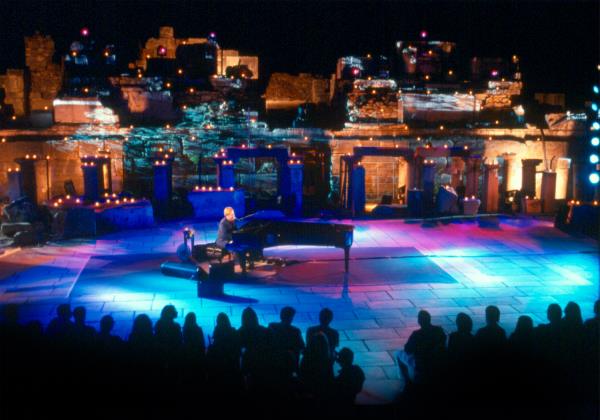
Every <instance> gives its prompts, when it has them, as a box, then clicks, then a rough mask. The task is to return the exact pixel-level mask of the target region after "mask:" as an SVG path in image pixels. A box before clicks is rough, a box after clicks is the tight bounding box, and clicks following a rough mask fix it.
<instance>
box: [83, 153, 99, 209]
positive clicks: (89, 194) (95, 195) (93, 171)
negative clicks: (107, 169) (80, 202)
mask: <svg viewBox="0 0 600 420" xmlns="http://www.w3.org/2000/svg"><path fill="white" fill-rule="evenodd" d="M81 170H82V171H83V197H84V198H85V199H86V200H88V201H96V200H98V199H99V198H100V193H101V191H102V186H103V185H102V177H101V169H100V167H99V165H97V164H96V162H94V161H91V162H87V161H86V162H82V163H81Z"/></svg>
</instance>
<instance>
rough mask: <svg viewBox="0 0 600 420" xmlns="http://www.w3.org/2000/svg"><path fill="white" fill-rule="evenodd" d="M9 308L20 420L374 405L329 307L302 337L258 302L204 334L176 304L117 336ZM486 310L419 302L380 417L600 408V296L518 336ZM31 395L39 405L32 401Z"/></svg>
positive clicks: (10, 371) (78, 315)
mask: <svg viewBox="0 0 600 420" xmlns="http://www.w3.org/2000/svg"><path fill="white" fill-rule="evenodd" d="M3 309H4V311H3V312H4V318H3V321H2V323H1V324H0V339H1V343H2V347H1V350H2V354H1V359H2V360H1V362H2V365H1V366H2V381H3V383H2V394H1V396H2V403H3V404H1V405H0V406H2V407H4V409H7V408H8V407H12V408H17V409H18V410H20V411H21V413H22V414H23V417H30V416H33V415H42V416H47V415H48V413H49V412H55V413H58V414H64V413H65V412H66V411H68V410H69V402H70V401H73V400H74V399H75V400H76V401H77V402H82V403H85V404H86V405H87V406H89V407H97V409H98V410H109V411H108V412H107V413H108V414H111V412H110V410H111V409H113V410H114V409H116V407H119V408H118V409H119V410H127V409H129V410H131V412H130V414H131V413H132V414H139V413H149V414H156V410H159V409H162V410H167V411H168V412H169V413H171V414H172V411H173V410H185V411H186V412H190V411H191V412H195V411H198V410H202V409H203V408H206V407H212V408H215V407H216V408H218V409H220V410H221V411H222V412H226V411H231V410H233V411H236V412H239V411H242V412H246V410H248V409H250V408H252V409H256V410H265V411H264V413H270V414H274V413H279V414H280V415H288V416H289V415H292V414H298V413H299V412H302V413H311V412H312V410H316V409H318V410H326V411H327V412H329V410H332V412H331V413H335V414H343V415H346V416H349V415H352V414H358V413H362V414H365V413H366V412H365V410H366V408H364V407H363V408H361V407H358V406H356V405H354V404H353V403H354V401H355V398H356V395H357V394H358V393H359V392H360V391H361V389H362V387H363V383H364V380H365V375H364V373H363V371H362V369H361V368H360V367H359V366H357V365H355V364H354V354H353V352H352V350H350V349H349V348H342V349H340V350H339V351H338V347H339V333H338V332H337V331H336V330H335V329H333V328H332V327H331V326H330V324H331V322H332V320H333V312H332V311H331V310H329V309H323V310H322V311H321V312H320V314H319V321H320V322H319V325H315V326H313V327H310V328H308V329H307V331H306V334H305V336H304V337H303V336H302V334H301V331H300V329H298V328H297V327H296V326H294V325H293V320H294V316H295V310H294V309H293V308H291V307H285V308H283V309H282V310H281V313H280V322H274V323H271V324H269V325H268V326H267V327H265V326H262V325H260V323H259V320H258V316H257V314H256V312H255V311H254V310H253V309H252V308H250V307H248V308H246V309H244V311H243V312H242V318H241V326H240V328H238V329H236V328H234V327H232V325H231V322H230V320H229V317H228V316H227V315H226V314H225V313H220V314H219V315H218V316H217V319H216V326H215V328H214V331H213V332H212V334H211V335H208V342H206V341H205V334H204V332H203V331H202V328H201V327H200V326H199V325H198V323H197V321H196V315H195V314H194V313H188V314H187V315H186V317H185V321H184V324H183V327H181V326H180V324H178V323H177V322H176V319H177V316H178V314H177V311H176V309H175V307H173V306H172V305H168V306H165V307H164V308H163V310H162V313H161V316H160V319H159V320H158V321H157V322H156V323H155V324H154V325H153V323H152V321H151V319H150V318H149V317H148V316H147V315H144V314H141V315H138V316H137V317H136V318H135V320H134V323H133V326H132V329H131V333H130V335H129V337H128V339H127V340H126V341H124V340H122V339H121V338H120V337H118V336H117V335H114V334H113V333H112V330H113V327H114V320H113V318H112V317H111V316H110V315H106V316H104V317H103V318H102V319H101V321H100V330H99V331H96V329H94V328H93V327H91V326H89V325H88V324H87V323H86V310H85V308H84V307H81V306H80V307H77V308H75V309H74V310H73V311H71V308H70V306H69V305H68V304H63V305H59V306H58V308H57V316H56V317H55V318H54V319H52V321H51V322H50V323H49V324H48V326H47V328H46V329H45V331H44V330H43V328H42V325H41V324H40V323H39V322H37V321H34V322H30V323H28V324H26V325H22V324H20V323H19V317H18V306H17V305H6V306H5V307H4V308H3ZM485 312H486V325H485V326H484V327H482V328H480V329H479V330H478V331H477V332H476V333H475V334H473V331H472V330H473V322H472V319H471V318H470V317H469V315H467V314H465V313H459V314H458V315H457V316H456V327H457V330H456V331H454V332H452V333H450V334H449V336H448V337H446V333H445V332H444V330H443V329H442V328H441V327H439V326H435V325H432V323H431V316H430V314H429V313H428V312H427V311H424V310H422V311H420V312H419V314H418V323H419V326H420V328H419V329H417V330H415V331H414V332H413V333H412V334H411V336H410V337H409V339H408V341H407V343H406V345H405V347H404V350H401V351H398V352H397V353H396V354H395V355H396V360H397V362H398V366H399V371H400V375H401V377H402V378H403V382H404V390H403V392H402V394H401V395H399V397H398V400H397V403H396V404H393V405H390V406H388V407H386V408H385V409H383V410H379V411H378V412H377V413H378V414H382V413H384V414H386V415H388V416H390V417H403V415H404V414H407V413H408V414H410V415H414V416H423V415H427V414H440V412H441V413H445V414H456V413H459V414H461V415H462V416H463V417H469V415H470V414H472V415H473V416H475V417H479V416H481V415H482V414H485V413H484V412H482V411H481V410H485V407H488V408H489V407H494V410H495V411H496V412H500V411H502V410H508V411H510V412H511V414H514V412H513V409H516V407H520V408H519V410H520V411H521V412H522V411H523V410H524V408H523V407H529V408H531V409H532V410H534V411H535V413H537V414H538V415H539V414H544V415H546V416H550V417H549V418H554V417H556V416H558V417H564V418H573V416H575V417H577V418H586V417H590V418H594V415H595V414H598V412H597V409H598V374H599V367H598V359H599V355H598V338H599V334H600V333H599V325H600V316H599V302H596V304H595V306H594V312H595V317H594V318H592V319H589V320H587V321H585V322H583V319H582V317H581V311H580V308H579V306H578V305H577V304H576V303H574V302H569V303H568V304H567V305H566V306H565V309H564V315H563V310H562V309H561V307H560V306H559V305H558V304H551V305H549V306H548V310H547V316H548V323H547V324H541V325H538V326H536V327H534V324H533V320H532V319H531V318H530V317H528V316H525V315H524V316H521V317H519V319H518V321H517V324H516V328H515V330H514V332H513V333H512V334H510V336H508V337H507V335H506V333H505V331H504V329H502V327H501V326H500V324H499V322H500V311H499V309H498V308H497V307H496V306H488V307H487V308H486V311H485ZM336 364H337V365H338V367H339V369H337V368H336ZM336 371H337V372H336ZM24 396H25V397H26V399H27V401H31V402H34V403H32V404H23V403H22V398H23V397H24ZM4 403H6V404H4ZM277 409H280V410H282V411H278V410H277ZM471 409H472V410H473V411H470V410H471ZM361 410H362V411H361ZM455 412H456V413H455ZM331 413H330V414H331ZM371 414H373V413H371Z"/></svg>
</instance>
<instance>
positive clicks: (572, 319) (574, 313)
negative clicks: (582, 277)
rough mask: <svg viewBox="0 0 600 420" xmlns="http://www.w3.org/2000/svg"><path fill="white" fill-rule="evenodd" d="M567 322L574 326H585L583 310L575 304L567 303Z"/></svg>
mask: <svg viewBox="0 0 600 420" xmlns="http://www.w3.org/2000/svg"><path fill="white" fill-rule="evenodd" d="M565 321H568V322H569V323H572V324H583V318H582V317H581V308H580V307H579V305H578V304H576V303H575V302H569V303H567V306H565Z"/></svg>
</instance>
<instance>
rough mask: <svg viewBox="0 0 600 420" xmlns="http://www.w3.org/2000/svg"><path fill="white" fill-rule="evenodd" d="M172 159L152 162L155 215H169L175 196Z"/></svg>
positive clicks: (162, 216)
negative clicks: (172, 199)
mask: <svg viewBox="0 0 600 420" xmlns="http://www.w3.org/2000/svg"><path fill="white" fill-rule="evenodd" d="M172 163H173V162H172V160H171V159H167V160H158V159H157V160H155V161H153V162H152V170H153V174H152V175H153V176H152V181H153V187H154V188H153V189H152V201H153V204H154V210H155V215H156V216H158V217H159V218H164V217H166V216H167V215H168V212H169V206H170V204H171V198H172V196H173V164H172Z"/></svg>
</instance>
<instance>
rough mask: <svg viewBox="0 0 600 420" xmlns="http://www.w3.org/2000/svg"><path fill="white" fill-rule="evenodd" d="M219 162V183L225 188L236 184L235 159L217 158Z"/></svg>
mask: <svg viewBox="0 0 600 420" xmlns="http://www.w3.org/2000/svg"><path fill="white" fill-rule="evenodd" d="M215 162H216V164H217V183H218V186H219V187H221V188H224V189H229V188H231V187H233V186H235V174H234V172H233V160H230V159H229V160H228V159H224V158H215Z"/></svg>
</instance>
